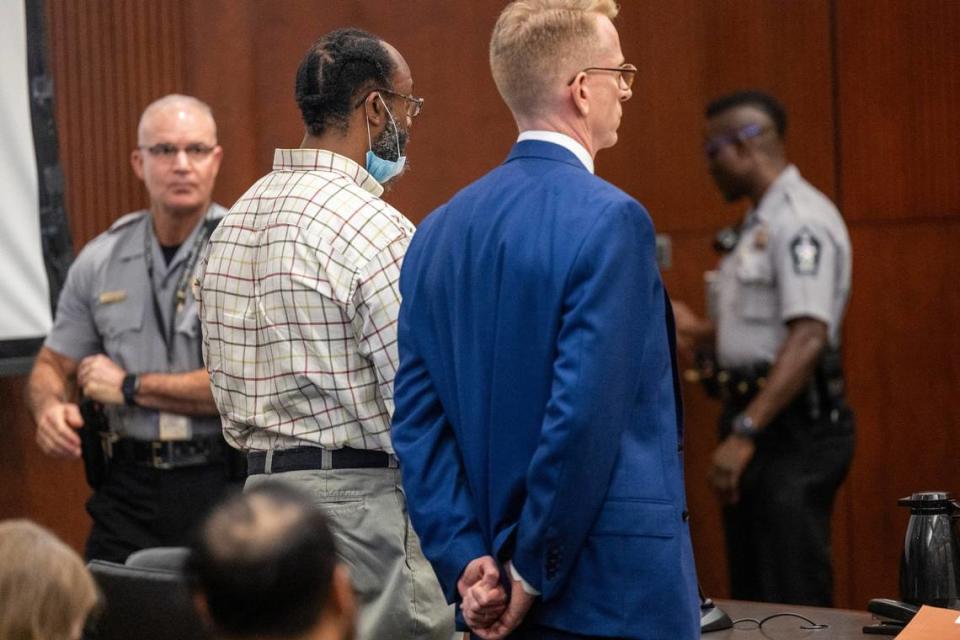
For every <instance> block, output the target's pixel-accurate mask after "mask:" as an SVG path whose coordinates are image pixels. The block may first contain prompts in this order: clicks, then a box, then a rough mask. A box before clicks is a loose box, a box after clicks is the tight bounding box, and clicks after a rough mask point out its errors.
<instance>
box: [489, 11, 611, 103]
mask: <svg viewBox="0 0 960 640" xmlns="http://www.w3.org/2000/svg"><path fill="white" fill-rule="evenodd" d="M618 11H619V8H618V7H617V3H616V2H615V1H614V0H516V1H515V2H511V3H510V4H509V5H507V7H506V8H505V9H504V10H503V11H502V12H501V13H500V17H499V18H498V19H497V24H496V25H495V26H494V28H493V36H492V37H491V39H490V69H491V70H492V71H493V79H494V82H496V84H497V89H498V90H499V91H500V95H501V96H503V100H504V102H506V103H507V106H508V107H510V110H511V111H513V112H514V113H519V114H524V115H527V114H531V113H533V112H535V111H537V110H538V109H539V108H540V107H542V106H543V105H544V102H545V100H548V99H549V95H550V93H551V91H553V90H554V88H555V87H556V86H557V81H558V79H560V78H562V81H563V82H566V81H567V80H568V79H569V78H567V77H565V76H566V75H567V74H569V75H573V74H575V73H576V71H577V70H578V67H579V66H584V65H587V64H589V62H587V60H588V59H589V58H590V57H591V56H592V55H593V54H594V52H595V50H596V43H597V26H596V16H597V15H598V14H599V15H602V16H606V17H607V18H610V19H611V20H613V19H614V18H615V17H616V16H617V13H618Z"/></svg>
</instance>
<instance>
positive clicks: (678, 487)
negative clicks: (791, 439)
mask: <svg viewBox="0 0 960 640" xmlns="http://www.w3.org/2000/svg"><path fill="white" fill-rule="evenodd" d="M400 289H401V292H402V294H403V304H402V307H401V310H400V324H399V341H400V345H399V349H400V368H399V370H398V372H397V377H396V383H395V400H396V412H395V415H394V422H393V443H394V447H395V448H396V452H397V455H398V456H399V458H400V462H401V468H402V469H403V484H404V488H405V490H406V494H407V500H408V505H409V509H410V515H411V518H412V520H413V524H414V527H415V529H416V531H417V532H418V534H419V535H420V539H421V542H422V545H423V549H424V552H425V554H426V556H427V557H428V558H429V559H430V561H431V562H432V564H433V566H434V569H435V570H436V573H437V576H438V578H439V579H440V583H441V585H442V586H443V589H444V591H445V593H446V595H447V598H448V599H449V600H450V601H451V602H453V601H455V600H456V599H457V598H458V594H457V589H456V583H457V580H458V578H459V576H460V573H461V572H462V571H463V569H464V567H465V566H466V564H467V563H468V562H469V561H470V560H472V559H474V558H477V557H479V556H483V555H487V554H491V555H494V556H495V557H497V558H498V559H499V560H501V561H505V560H508V559H510V560H512V561H513V563H514V566H515V567H516V568H517V570H518V571H519V572H520V574H521V575H522V576H523V577H524V578H525V579H526V580H527V581H528V582H530V583H531V584H532V585H533V586H534V587H536V588H537V589H539V590H540V591H541V592H542V598H541V599H540V600H539V601H538V603H537V604H536V605H535V606H534V608H533V609H532V610H531V612H530V614H529V616H528V617H531V618H532V619H533V620H535V621H537V622H539V623H541V624H544V625H547V626H552V627H556V628H559V629H562V630H566V631H570V632H574V633H581V634H589V635H594V634H595V635H612V636H619V637H630V638H661V639H662V638H669V639H670V640H683V639H687V638H689V639H693V638H699V637H700V631H699V628H700V627H699V598H698V595H697V586H696V577H695V569H694V562H693V552H692V549H691V545H690V535H689V528H688V525H687V522H686V520H687V517H686V511H685V497H684V487H683V464H682V456H681V450H682V446H681V442H682V427H681V424H682V416H681V406H680V398H679V386H678V382H677V374H676V368H675V357H674V348H673V317H672V313H671V310H670V306H669V300H668V299H667V297H666V293H665V291H664V287H663V284H662V282H661V280H660V276H659V272H658V270H657V265H656V261H655V256H654V229H653V225H652V222H651V220H650V217H649V216H648V215H647V213H646V211H645V210H644V209H643V207H642V206H641V205H640V204H639V203H638V202H637V201H636V200H634V199H633V198H631V197H630V196H628V195H627V194H625V193H624V192H622V191H620V190H619V189H617V188H616V187H614V186H612V185H611V184H609V183H607V182H605V181H603V180H601V179H600V178H597V177H595V176H594V175H592V174H591V173H590V172H589V171H587V170H586V169H585V168H584V167H583V165H582V164H581V163H580V162H579V161H578V160H577V159H576V157H575V156H574V155H573V154H572V153H570V152H569V151H567V150H566V149H564V148H563V147H561V146H559V145H555V144H550V143H546V142H537V141H525V142H520V143H517V145H516V146H515V147H514V148H513V150H512V152H511V153H510V156H509V158H508V159H507V161H506V162H505V163H504V164H503V165H501V166H500V167H498V168H497V169H495V170H494V171H492V172H490V173H489V174H487V175H486V176H484V177H483V178H481V179H480V180H478V181H477V182H475V183H473V184H472V185H470V186H468V187H467V188H465V189H464V190H463V191H461V192H460V193H458V194H457V195H456V196H454V198H453V199H452V200H451V201H450V202H448V203H447V204H446V205H444V206H442V207H440V208H439V209H438V210H436V211H435V212H433V213H432V214H431V215H430V216H429V217H428V218H427V219H426V220H425V221H424V222H423V224H422V225H421V226H420V228H419V229H418V231H417V233H416V234H415V236H414V238H413V240H412V242H411V244H410V248H409V250H408V252H407V255H406V258H405V260H404V264H403V270H402V273H401V278H400Z"/></svg>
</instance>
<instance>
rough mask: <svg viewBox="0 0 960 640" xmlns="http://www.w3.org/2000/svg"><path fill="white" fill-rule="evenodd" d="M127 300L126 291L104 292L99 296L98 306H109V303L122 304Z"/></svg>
mask: <svg viewBox="0 0 960 640" xmlns="http://www.w3.org/2000/svg"><path fill="white" fill-rule="evenodd" d="M126 299H127V292H126V291H104V292H103V293H101V294H100V298H99V300H100V304H110V303H111V302H122V301H123V300H126Z"/></svg>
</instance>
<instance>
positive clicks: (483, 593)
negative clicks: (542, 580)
mask: <svg viewBox="0 0 960 640" xmlns="http://www.w3.org/2000/svg"><path fill="white" fill-rule="evenodd" d="M504 570H506V569H504ZM500 571H501V568H500V566H499V565H498V564H497V562H496V560H494V559H493V557H492V556H482V557H480V558H475V559H474V560H471V561H470V564H468V565H467V568H466V569H464V571H463V575H461V576H460V580H458V581H457V590H458V591H459V592H460V599H461V605H460V608H461V609H462V610H463V619H464V621H465V622H466V623H467V626H468V627H470V630H471V631H472V632H473V633H474V635H476V636H478V637H480V638H483V640H500V638H503V637H505V636H506V635H507V634H509V633H511V632H512V631H513V630H514V629H516V628H517V626H518V625H519V624H520V623H521V622H522V621H523V618H524V617H525V616H526V615H527V612H528V611H529V610H530V607H531V606H532V605H533V601H534V600H535V599H536V596H533V595H530V594H528V593H527V592H526V591H524V590H523V585H522V584H521V582H520V581H519V580H511V581H510V594H509V598H508V595H507V593H506V590H505V589H504V588H503V585H502V584H501V583H500Z"/></svg>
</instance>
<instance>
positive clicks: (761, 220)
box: [675, 92, 854, 606]
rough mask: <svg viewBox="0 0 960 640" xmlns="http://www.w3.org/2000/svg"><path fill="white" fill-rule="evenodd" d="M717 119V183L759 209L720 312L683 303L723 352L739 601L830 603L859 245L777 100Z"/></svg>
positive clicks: (691, 320) (688, 333)
mask: <svg viewBox="0 0 960 640" xmlns="http://www.w3.org/2000/svg"><path fill="white" fill-rule="evenodd" d="M706 115H707V130H706V142H705V148H704V150H705V152H706V155H707V159H708V161H709V166H710V172H711V174H712V176H713V178H714V180H715V182H716V184H717V186H718V187H719V189H720V191H721V192H722V193H723V195H724V196H725V198H726V199H727V200H728V201H731V202H732V201H735V200H739V199H741V198H748V199H749V200H750V201H751V203H752V204H753V207H752V208H751V209H750V210H749V211H748V213H747V214H746V216H745V218H744V219H743V220H742V222H741V223H740V224H739V225H738V228H737V235H736V236H730V238H731V241H730V242H729V243H728V246H727V247H726V249H727V250H728V251H729V253H728V254H727V255H726V256H725V257H724V258H723V259H722V260H721V263H720V266H719V270H718V271H717V272H716V273H715V274H714V278H713V281H712V287H713V290H712V291H711V295H710V298H711V300H713V301H714V304H713V305H712V306H713V307H714V308H713V309H712V310H711V311H712V318H711V319H702V318H698V317H696V316H695V315H694V314H693V313H691V312H690V310H689V308H687V307H686V306H685V305H683V304H682V303H676V304H675V313H676V316H677V331H678V337H679V338H680V340H681V342H684V343H686V344H691V343H693V344H699V345H701V346H702V347H706V348H708V349H711V350H713V349H715V355H716V366H715V367H711V368H710V369H711V370H712V371H713V372H714V373H715V374H716V375H715V377H713V378H712V379H711V380H710V381H709V382H710V383H711V384H710V388H711V389H712V390H714V391H716V392H717V394H718V395H720V396H721V397H722V399H723V403H724V405H723V413H722V417H721V425H720V438H721V443H720V446H719V447H718V448H717V450H716V452H715V453H714V456H713V465H712V468H711V470H710V481H711V483H712V484H713V487H714V489H715V490H716V492H717V495H718V497H719V498H720V499H721V501H722V502H723V504H724V529H725V533H726V538H727V552H728V559H729V562H730V577H731V583H732V596H733V597H734V598H737V599H742V600H762V601H768V602H781V603H791V604H808V605H824V606H829V605H830V604H832V599H833V581H832V573H831V551H830V518H831V513H832V509H833V501H834V497H835V495H836V492H837V490H838V488H839V486H840V484H841V482H842V481H843V479H844V477H845V476H846V473H847V470H848V469H849V466H850V461H851V458H852V456H853V446H854V436H853V416H852V414H851V412H850V410H849V408H848V407H847V405H846V402H845V400H844V381H843V374H842V371H841V367H840V353H839V348H840V333H841V327H842V323H843V314H844V310H845V308H846V305H847V300H848V298H849V295H850V270H851V258H850V253H851V252H850V240H849V237H848V235H847V230H846V226H845V225H844V222H843V219H842V218H841V216H840V213H839V212H838V211H837V209H836V207H835V206H834V205H833V203H831V202H830V200H829V199H827V197H826V196H824V195H823V194H822V193H820V192H819V191H818V190H817V189H816V188H814V187H813V186H812V185H811V184H810V183H808V182H807V181H806V180H804V179H803V178H802V177H801V176H800V172H799V171H798V170H797V168H796V167H795V166H793V165H792V164H789V163H788V161H787V159H786V154H785V151H784V145H783V136H784V133H785V131H786V114H785V112H784V110H783V107H782V106H781V105H780V104H779V103H778V102H777V101H776V100H774V99H773V98H771V97H770V96H767V95H765V94H762V93H758V92H742V93H738V94H733V95H730V96H726V97H724V98H721V99H719V100H717V101H715V102H713V103H711V104H710V105H709V106H708V108H707V113H706Z"/></svg>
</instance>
